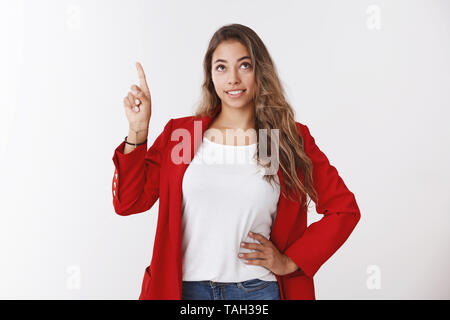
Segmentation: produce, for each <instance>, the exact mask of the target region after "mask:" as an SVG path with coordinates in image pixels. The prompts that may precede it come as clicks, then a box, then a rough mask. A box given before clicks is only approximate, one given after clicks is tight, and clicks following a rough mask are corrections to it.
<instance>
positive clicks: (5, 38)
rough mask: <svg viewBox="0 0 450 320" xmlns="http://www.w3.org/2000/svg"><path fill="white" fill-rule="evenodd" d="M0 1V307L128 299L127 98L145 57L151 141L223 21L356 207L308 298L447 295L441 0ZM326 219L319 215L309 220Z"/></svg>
mask: <svg viewBox="0 0 450 320" xmlns="http://www.w3.org/2000/svg"><path fill="white" fill-rule="evenodd" d="M0 3H1V5H0V6H1V7H0V35H1V46H2V50H1V51H0V63H1V66H0V70H1V72H0V79H1V83H0V88H1V100H0V104H1V109H0V110H1V111H0V175H1V176H0V188H1V190H0V211H1V215H0V253H1V256H0V259H1V260H0V261H1V265H0V298H2V299H137V298H138V295H139V293H140V288H141V283H142V276H143V275H144V269H145V267H146V266H147V265H149V263H150V259H151V254H152V248H153V240H154V234H155V233H154V232H155V227H156V221H157V215H158V202H157V203H156V204H155V206H154V207H153V208H152V209H151V210H149V212H146V213H141V214H137V215H133V216H129V217H121V216H119V215H117V214H116V213H115V212H114V209H113V205H112V191H111V183H112V178H113V171H114V165H113V162H112V156H113V151H114V149H115V148H116V147H117V146H118V145H119V144H120V143H121V142H122V141H123V138H124V137H125V135H127V133H128V122H127V120H126V117H125V113H124V110H123V106H122V99H123V97H124V96H125V95H126V94H127V93H128V91H129V88H130V86H131V85H132V84H133V83H136V84H138V78H137V72H136V68H135V62H136V61H140V62H141V63H142V65H143V67H144V70H145V72H146V74H147V79H148V82H149V87H150V90H151V94H152V103H153V115H152V119H151V121H150V127H151V129H150V133H149V146H150V143H152V142H153V141H154V139H155V137H156V136H157V135H158V134H159V133H160V132H161V130H162V128H163V126H164V124H165V123H166V122H167V121H168V120H169V119H170V118H176V117H182V116H187V115H191V114H192V113H193V111H194V106H195V103H196V102H197V100H198V99H199V97H200V85H201V81H202V76H203V74H202V72H203V70H202V60H203V55H204V54H205V51H206V48H207V45H208V42H209V40H210V38H211V36H212V35H213V33H214V32H215V31H216V30H217V29H218V28H220V27H221V26H222V25H224V24H229V23H241V24H244V25H247V26H249V27H251V28H252V29H253V30H255V32H256V33H258V35H259V36H260V37H261V38H262V40H263V41H264V43H265V44H266V46H267V48H268V49H269V52H270V54H271V55H272V58H273V60H274V62H275V64H276V67H277V70H278V72H279V76H280V79H281V81H282V83H283V85H284V88H285V89H286V93H287V99H288V101H289V102H290V103H291V104H292V106H293V107H294V108H295V111H296V120H297V121H300V122H302V123H304V124H307V125H308V127H309V128H310V130H311V134H312V135H313V137H314V138H315V139H316V143H317V145H318V146H319V147H320V148H321V149H322V151H323V152H324V153H325V154H326V155H327V156H328V158H329V160H330V162H331V164H333V165H334V166H335V167H336V168H337V169H338V172H339V174H340V175H341V177H342V178H343V179H344V181H345V183H346V185H347V186H348V188H349V189H350V190H351V191H352V192H353V193H354V194H355V196H356V199H357V202H358V205H359V207H360V210H361V220H360V222H359V224H358V225H357V227H356V229H355V230H354V232H353V233H352V234H351V236H350V237H349V239H348V240H347V242H345V243H344V245H343V246H342V247H341V248H340V249H339V250H338V251H337V252H336V253H335V254H334V255H333V256H332V257H331V258H330V259H329V260H328V261H327V262H326V263H325V264H324V265H323V266H322V267H321V268H320V269H319V271H318V272H317V274H316V276H315V277H314V280H315V288H316V298H317V299H449V298H450V273H449V272H448V270H450V253H449V252H450V246H449V243H450V241H449V240H450V216H449V213H450V201H449V189H450V188H449V187H450V182H449V180H450V170H449V168H448V164H449V163H450V148H449V145H450V127H449V125H448V122H449V116H450V112H449V107H450V60H449V57H450V36H449V35H450V19H449V18H450V2H449V1H444V0H442V1H438V0H435V1H430V0H422V1H419V0H410V1H406V0H404V1H393V0H390V1H387V0H386V1H376V0H371V1H362V0H351V1H350V0H348V1H312V0H311V1H293V0H292V1H281V0H280V1H276V2H275V1H270V2H269V1H260V0H258V1H256V0H254V1H236V0H227V1H207V0H204V1H192V0H191V1H143V0H141V1H137V0H134V1H133V0H127V1H111V0H103V1H92V0H90V1H87V0H84V1H75V0H73V1H61V0H47V1H44V0H40V1H31V0H28V1H24V0H22V1H18V0H14V1H12V0H11V1H1V2H0ZM320 218H321V216H320V215H318V214H317V213H316V212H315V210H314V207H313V208H312V210H310V211H309V213H308V219H309V221H308V224H310V223H311V222H313V221H317V220H318V219H320ZM377 284H379V285H378V286H377Z"/></svg>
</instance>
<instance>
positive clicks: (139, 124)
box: [123, 62, 152, 132]
mask: <svg viewBox="0 0 450 320" xmlns="http://www.w3.org/2000/svg"><path fill="white" fill-rule="evenodd" d="M136 69H137V72H138V76H139V84H140V86H137V85H135V84H133V85H132V86H131V91H130V92H128V95H127V96H126V97H125V98H124V99H123V104H124V107H125V114H126V116H127V119H128V122H129V124H130V129H131V130H133V131H136V132H138V131H141V130H145V129H146V128H148V125H149V122H150V118H151V115H152V101H151V96H150V90H149V88H148V85H147V80H146V77H145V73H144V69H143V68H142V65H141V64H140V63H139V62H136Z"/></svg>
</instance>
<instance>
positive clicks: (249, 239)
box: [112, 24, 360, 300]
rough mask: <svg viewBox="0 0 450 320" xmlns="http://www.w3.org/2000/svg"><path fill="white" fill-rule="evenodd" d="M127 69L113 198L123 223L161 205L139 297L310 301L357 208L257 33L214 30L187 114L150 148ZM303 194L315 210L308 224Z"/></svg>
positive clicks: (142, 95)
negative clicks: (316, 216)
mask: <svg viewBox="0 0 450 320" xmlns="http://www.w3.org/2000/svg"><path fill="white" fill-rule="evenodd" d="M136 66H137V70H138V74H139V79H140V86H137V85H132V86H131V92H129V93H128V96H127V97H125V98H124V106H125V112H126V116H127V118H128V121H129V134H128V136H127V137H126V138H125V141H123V142H122V143H121V144H120V145H119V146H118V147H117V148H116V150H115V152H114V156H113V161H114V164H115V172H114V178H113V187H112V191H113V205H114V209H115V212H116V213H117V214H119V215H124V216H125V215H130V214H136V213H140V212H144V211H147V210H149V209H150V208H151V207H152V206H153V204H154V203H155V202H156V200H158V199H159V215H158V224H157V229H156V237H155V243H154V248H153V256H152V260H151V263H150V265H149V266H148V267H147V268H146V270H145V272H144V277H143V282H142V290H141V294H140V297H139V298H140V299H193V300H194V299H202V300H208V299H243V300H252V299H283V300H285V299H315V294H314V283H313V276H314V274H315V273H316V272H317V271H318V269H319V268H320V266H321V265H322V264H323V263H324V262H325V261H326V260H328V258H329V257H330V256H331V255H333V254H334V252H335V251H336V250H337V249H338V248H339V247H340V246H341V245H342V244H343V243H344V242H345V240H346V239H347V238H348V236H349V235H350V234H351V232H352V231H353V229H354V227H355V226H356V224H357V223H358V221H359V219H360V211H359V208H358V205H357V203H356V199H355V197H354V195H353V193H352V192H350V191H349V190H348V188H347V187H346V185H345V184H344V182H343V180H342V179H341V177H340V176H339V174H338V172H337V170H336V168H335V167H333V166H332V165H331V164H330V163H329V161H328V159H327V157H326V156H325V154H324V153H323V152H322V151H321V150H320V149H319V148H318V147H317V145H316V144H315V140H314V138H313V137H312V136H311V134H310V132H309V129H308V127H307V126H306V125H304V124H302V123H300V122H296V121H295V119H294V111H293V109H292V108H291V106H290V105H289V104H288V103H287V101H286V100H285V98H284V94H283V88H282V86H281V84H280V81H279V79H278V76H277V73H276V70H275V66H274V64H273V62H272V59H271V57H270V55H269V53H268V51H267V49H266V47H265V45H264V44H263V42H262V41H261V39H260V38H259V37H258V35H257V34H256V33H255V32H254V31H253V30H252V29H250V28H248V27H246V26H243V25H240V24H231V25H226V26H223V27H221V28H220V29H219V30H217V31H216V32H215V34H214V35H213V37H212V39H211V40H210V43H209V47H208V49H207V52H206V54H205V58H204V62H203V67H204V76H205V79H204V82H203V85H202V89H203V91H202V99H201V101H200V103H199V107H198V110H197V112H196V114H195V115H193V116H187V117H183V118H176V119H170V121H169V122H168V123H167V124H166V125H165V127H164V130H163V132H162V133H161V134H160V135H159V136H158V137H157V138H156V140H155V142H154V143H153V144H152V146H151V147H150V149H148V150H147V135H148V127H149V121H150V118H151V113H152V111H151V110H152V109H151V97H150V90H149V88H148V85H147V81H146V77H145V74H144V71H143V69H142V66H141V65H140V64H139V63H137V64H136ZM274 155H276V157H273V156H274ZM236 159H240V161H238V160H236ZM307 197H309V198H310V200H313V201H314V202H315V204H316V211H317V212H318V213H320V214H323V215H324V217H323V218H322V219H321V220H319V221H317V222H315V223H312V224H311V225H310V226H309V227H308V228H307V221H306V217H307V209H308V207H309V203H310V201H307Z"/></svg>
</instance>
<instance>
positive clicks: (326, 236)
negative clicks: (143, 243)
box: [112, 110, 360, 300]
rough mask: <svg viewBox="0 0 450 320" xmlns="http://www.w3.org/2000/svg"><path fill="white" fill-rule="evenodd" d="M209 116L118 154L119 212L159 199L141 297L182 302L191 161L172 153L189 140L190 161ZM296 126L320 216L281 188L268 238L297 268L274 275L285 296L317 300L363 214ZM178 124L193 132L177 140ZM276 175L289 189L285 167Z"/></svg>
mask: <svg viewBox="0 0 450 320" xmlns="http://www.w3.org/2000/svg"><path fill="white" fill-rule="evenodd" d="M218 111H219V110H217V111H216V114H217V112H218ZM212 118H213V117H194V116H188V117H183V118H177V119H170V121H169V122H168V123H167V124H166V125H165V127H164V130H163V132H162V133H161V134H160V135H159V136H158V137H157V138H156V140H155V142H154V143H153V145H152V146H151V147H150V149H148V150H147V144H143V145H141V146H138V147H137V148H136V149H135V150H133V151H132V152H130V153H128V154H123V151H124V146H125V142H122V143H121V144H120V145H119V146H118V147H117V148H116V149H115V151H114V156H113V158H112V160H113V162H114V165H115V172H114V178H113V181H112V193H113V205H114V210H115V212H116V213H117V214H119V215H121V216H127V215H131V214H136V213H141V212H145V211H147V210H149V209H150V208H151V207H152V206H153V204H154V203H155V202H156V200H158V199H159V215H158V223H157V227H156V235H155V242H154V247H153V256H152V259H151V263H150V265H149V266H148V267H146V269H145V272H144V276H143V280H142V288H141V293H140V296H139V299H140V300H144V299H145V300H147V299H151V300H166V299H167V300H181V290H182V233H181V232H182V229H181V204H182V189H181V183H182V179H183V175H184V172H185V170H186V168H187V167H188V165H189V164H188V163H184V162H187V161H183V162H182V163H181V164H175V163H173V162H172V161H171V157H170V155H171V152H172V149H173V148H174V147H177V148H176V149H175V151H177V152H178V154H180V155H183V152H182V151H181V152H180V145H179V143H182V145H181V146H183V145H184V144H185V143H187V145H186V148H187V150H189V144H190V150H191V152H190V154H188V152H187V154H186V155H183V156H186V157H187V158H188V159H189V161H190V160H192V159H193V156H194V154H195V152H196V151H197V148H198V147H199V145H200V143H201V141H202V139H203V133H204V132H205V131H206V129H208V127H209V124H210V123H211V120H212ZM194 120H197V121H201V128H199V124H200V122H197V124H196V125H195V126H194ZM296 125H297V129H298V131H299V132H300V134H301V136H302V137H303V139H304V149H305V152H306V154H307V155H308V156H309V158H310V159H311V160H312V162H313V166H314V168H313V178H314V182H315V184H314V186H315V188H316V191H317V193H318V202H317V203H316V211H317V212H318V213H319V214H323V217H322V218H321V219H320V220H319V221H316V222H314V223H312V224H311V225H310V226H309V227H307V223H306V218H307V209H306V208H304V207H303V208H302V207H301V205H300V203H299V202H293V201H289V200H288V199H287V198H286V197H285V195H283V192H281V194H280V198H279V202H278V209H277V215H276V219H275V221H274V224H273V226H272V231H271V235H270V240H271V241H272V242H273V243H274V244H275V246H276V247H277V248H278V249H279V250H280V252H282V253H284V254H286V255H287V256H288V257H290V258H291V259H292V260H293V261H294V262H295V264H296V265H297V266H298V267H299V268H300V269H299V270H297V271H295V272H292V273H290V274H287V275H284V276H278V275H276V278H277V281H278V284H279V287H280V296H281V299H282V300H300V299H310V300H315V293H314V282H313V276H314V274H315V273H316V272H317V271H318V269H319V268H320V267H321V266H322V264H323V263H324V262H325V261H327V260H328V258H330V257H331V256H332V255H333V254H334V252H336V250H337V249H338V248H339V247H340V246H341V245H342V244H343V243H344V242H345V241H346V240H347V238H348V237H349V235H350V233H351V232H352V231H353V229H354V228H355V226H356V224H357V223H358V221H359V219H360V211H359V208H358V205H357V203H356V199H355V196H354V194H353V193H352V192H350V191H349V189H347V187H346V185H345V184H344V181H343V180H342V179H341V177H340V176H339V174H338V172H337V170H336V168H335V167H334V166H332V165H331V164H330V162H329V161H328V159H327V157H326V156H325V154H324V153H323V152H322V151H321V150H320V149H319V148H318V147H317V145H316V144H315V142H314V138H313V137H312V136H311V134H310V133H309V129H308V127H307V126H306V125H304V124H301V123H299V122H296ZM175 129H185V130H186V131H184V132H185V133H186V134H187V133H189V136H188V137H185V138H183V137H181V138H177V139H176V141H172V139H171V133H172V131H173V130H175ZM194 131H196V132H195V134H194ZM189 137H190V139H189ZM180 141H181V142H180ZM278 177H279V179H280V184H281V188H282V190H284V188H285V185H284V182H283V179H282V175H281V169H280V168H279V170H278ZM299 177H300V178H301V181H302V182H303V175H302V174H299Z"/></svg>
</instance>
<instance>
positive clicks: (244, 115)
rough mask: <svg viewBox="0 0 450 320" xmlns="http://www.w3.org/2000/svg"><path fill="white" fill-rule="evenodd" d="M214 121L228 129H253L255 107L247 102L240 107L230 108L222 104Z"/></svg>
mask: <svg viewBox="0 0 450 320" xmlns="http://www.w3.org/2000/svg"><path fill="white" fill-rule="evenodd" d="M215 123H216V125H218V126H220V127H223V128H228V129H243V130H248V129H254V128H255V107H254V105H253V104H249V105H247V106H245V107H242V108H232V107H230V106H227V105H224V104H222V108H221V110H220V113H219V114H218V115H217V118H216V120H215Z"/></svg>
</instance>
